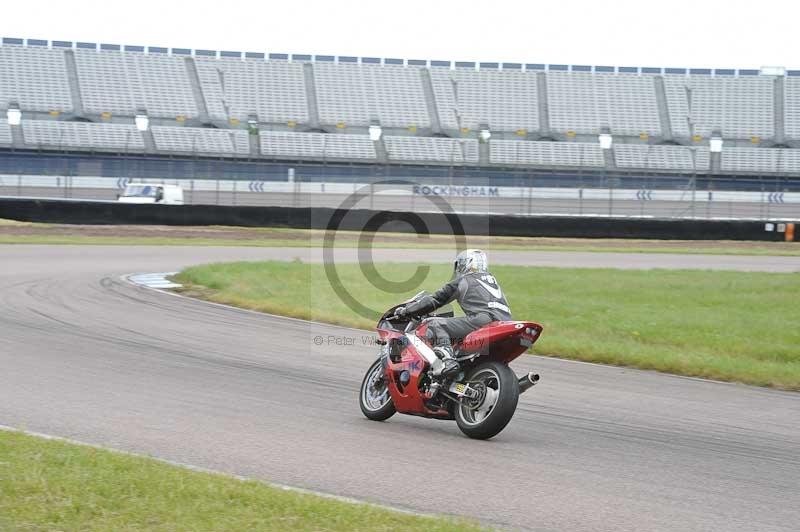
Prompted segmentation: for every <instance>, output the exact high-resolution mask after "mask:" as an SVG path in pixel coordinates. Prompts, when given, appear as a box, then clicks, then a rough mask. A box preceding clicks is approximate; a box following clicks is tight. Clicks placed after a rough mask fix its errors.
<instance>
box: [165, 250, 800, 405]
mask: <svg viewBox="0 0 800 532" xmlns="http://www.w3.org/2000/svg"><path fill="white" fill-rule="evenodd" d="M416 267H417V266H416V265H408V264H377V265H376V268H377V270H378V272H379V273H380V274H381V275H382V276H383V277H384V278H386V279H388V280H390V281H395V282H398V281H402V280H405V279H409V278H410V277H411V276H412V275H413V274H414V271H415V269H416ZM337 271H338V274H339V276H340V279H341V286H342V287H343V288H344V289H345V290H346V291H347V292H348V293H350V294H351V295H352V296H353V297H354V298H355V299H356V300H357V301H359V302H361V303H363V304H364V305H366V306H368V307H370V308H372V309H375V310H383V309H385V308H387V307H389V306H390V305H391V304H393V303H395V302H397V301H400V300H402V298H403V297H405V296H409V295H411V294H413V293H414V292H416V291H417V290H418V289H420V288H421V289H426V290H430V291H432V290H435V289H437V288H438V287H439V286H441V285H442V284H443V283H444V282H445V281H446V280H447V279H448V278H449V276H450V268H449V267H448V266H444V265H441V266H440V265H436V266H432V267H431V269H430V272H429V273H428V275H427V277H426V278H425V279H424V281H423V282H422V286H421V287H420V288H417V287H414V288H412V289H409V290H407V291H404V292H403V293H389V292H386V291H384V290H380V289H376V288H375V287H373V286H372V285H371V284H370V282H369V281H368V280H367V279H366V278H365V275H364V273H362V271H361V269H360V267H359V265H357V264H344V265H338V266H337ZM492 273H493V274H494V275H496V276H497V277H498V279H499V280H500V282H501V284H502V286H503V289H504V291H505V293H506V297H507V299H508V301H509V304H510V305H511V308H512V310H513V312H514V316H515V317H517V318H519V319H528V320H532V321H537V322H540V323H542V324H543V325H544V327H545V332H544V334H543V336H542V339H541V340H540V341H539V342H538V343H537V344H536V349H535V351H536V353H537V354H542V355H547V356H556V357H562V358H570V359H575V360H584V361H591V362H599V363H605V364H615V365H621V366H632V367H637V368H642V369H652V370H658V371H663V372H668V373H675V374H680V375H690V376H698V377H706V378H713V379H719V380H725V381H739V382H743V383H748V384H757V385H762V386H773V387H776V388H783V389H789V390H800V326H799V325H798V324H800V305H798V303H797V302H798V301H800V275H797V274H781V273H750V272H719V271H697V270H682V271H678V270H640V271H635V270H610V269H608V270H607V269H564V268H538V267H517V266H496V267H493V268H492ZM177 280H178V281H179V282H181V283H183V284H185V285H186V288H185V290H184V291H185V292H186V293H187V294H188V295H192V296H196V297H200V298H204V299H208V300H211V301H216V302H220V303H226V304H231V305H235V306H239V307H244V308H250V309H254V310H259V311H264V312H270V313H274V314H282V315H286V316H293V317H298V318H303V319H311V320H315V321H324V322H329V323H335V324H341V325H348V326H354V327H360V328H365V329H370V328H372V327H373V326H374V322H373V321H372V320H370V319H367V318H364V317H361V316H359V315H358V314H357V313H355V312H354V311H353V310H351V309H350V308H349V307H348V306H347V305H346V304H344V303H343V302H342V301H341V299H340V298H339V296H338V295H337V294H336V293H335V291H334V289H333V287H332V286H331V283H330V282H329V281H328V279H327V277H326V275H325V272H324V269H323V266H321V265H316V264H304V263H300V262H239V263H228V264H211V265H204V266H198V267H192V268H188V269H186V270H184V271H183V272H181V273H180V274H178V276H177Z"/></svg>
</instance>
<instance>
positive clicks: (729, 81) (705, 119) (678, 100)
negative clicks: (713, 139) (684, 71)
mask: <svg viewBox="0 0 800 532" xmlns="http://www.w3.org/2000/svg"><path fill="white" fill-rule="evenodd" d="M664 91H665V93H666V98H667V105H668V107H669V118H670V123H671V124H672V132H673V134H674V135H676V136H679V137H688V136H689V135H690V134H691V133H692V132H690V131H689V118H691V122H692V123H693V125H694V128H693V129H694V131H693V133H694V134H697V135H701V136H702V137H704V138H708V137H709V136H710V135H711V133H712V132H714V131H719V132H721V133H722V136H723V137H725V138H736V139H747V138H750V137H752V136H757V137H761V138H772V137H774V136H775V119H774V113H773V106H774V88H773V80H772V78H770V77H766V76H753V77H738V78H734V77H710V76H702V75H700V76H685V75H672V74H667V75H665V76H664ZM690 102H691V106H690Z"/></svg>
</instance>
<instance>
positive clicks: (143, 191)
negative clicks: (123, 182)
mask: <svg viewBox="0 0 800 532" xmlns="http://www.w3.org/2000/svg"><path fill="white" fill-rule="evenodd" d="M156 188H157V187H154V186H152V185H128V186H127V187H125V192H124V193H123V194H122V195H123V196H125V197H127V198H155V197H156Z"/></svg>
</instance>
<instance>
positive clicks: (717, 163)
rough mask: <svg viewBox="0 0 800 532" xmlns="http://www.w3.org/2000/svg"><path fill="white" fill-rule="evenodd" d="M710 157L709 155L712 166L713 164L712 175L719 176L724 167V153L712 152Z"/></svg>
mask: <svg viewBox="0 0 800 532" xmlns="http://www.w3.org/2000/svg"><path fill="white" fill-rule="evenodd" d="M708 155H709V158H710V164H711V174H712V175H716V174H719V173H720V169H721V167H722V153H720V152H713V151H712V152H711V153H709V154H708ZM695 172H696V171H695Z"/></svg>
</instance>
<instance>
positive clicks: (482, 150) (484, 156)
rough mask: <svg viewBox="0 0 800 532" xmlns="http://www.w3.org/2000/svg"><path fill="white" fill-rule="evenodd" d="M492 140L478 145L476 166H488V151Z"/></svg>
mask: <svg viewBox="0 0 800 532" xmlns="http://www.w3.org/2000/svg"><path fill="white" fill-rule="evenodd" d="M491 142H492V139H489V140H487V141H481V142H479V143H478V165H480V166H489V150H490V147H489V146H490V145H491Z"/></svg>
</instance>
